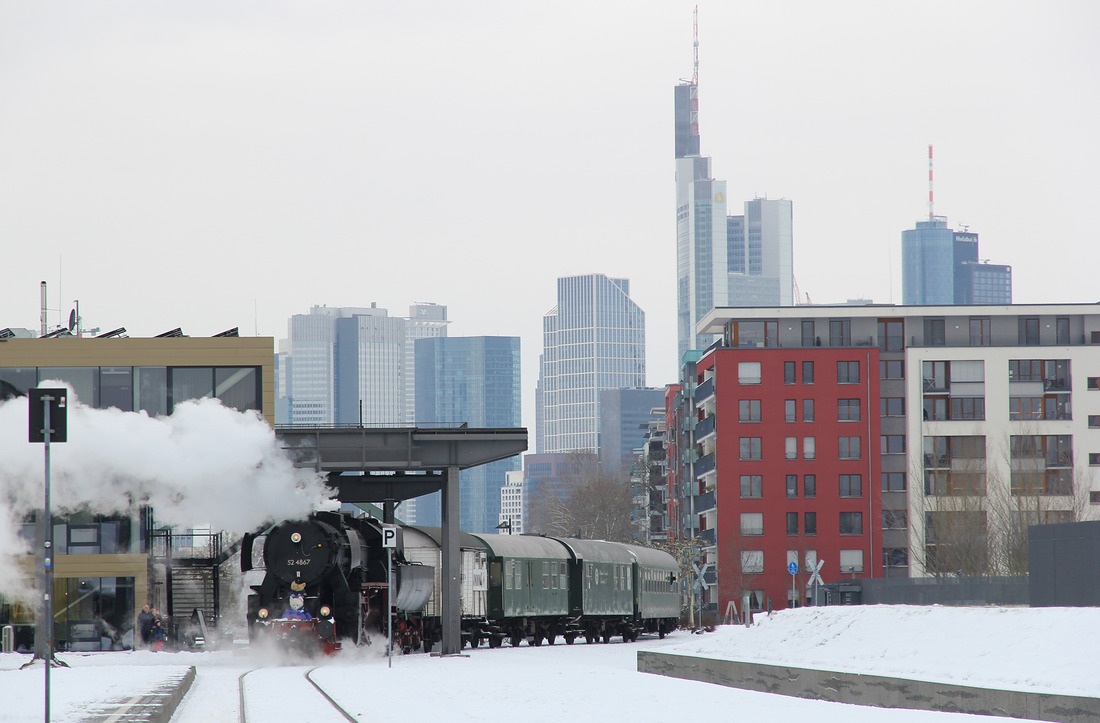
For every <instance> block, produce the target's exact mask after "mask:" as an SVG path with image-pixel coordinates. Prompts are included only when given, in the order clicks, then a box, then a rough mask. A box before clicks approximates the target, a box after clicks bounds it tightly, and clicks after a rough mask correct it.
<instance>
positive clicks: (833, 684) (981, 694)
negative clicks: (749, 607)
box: [638, 651, 1100, 723]
mask: <svg viewBox="0 0 1100 723" xmlns="http://www.w3.org/2000/svg"><path fill="white" fill-rule="evenodd" d="M638 671H639V672H642V673H654V674H657V675H667V676H669V677H672V678H683V679H685V680H698V681H702V682H705V683H716V684H718V685H725V686H729V687H731V688H742V689H744V690H755V691H758V692H761V693H778V694H779V695H789V696H793V697H796V698H811V699H813V700H829V701H834V702H837V703H853V704H856V705H870V706H877V707H879V708H912V709H916V710H934V711H948V712H958V713H973V714H977V715H999V716H1007V717H1010V718H1030V719H1033V720H1044V721H1066V723H1078V722H1080V723H1085V722H1086V721H1088V722H1094V721H1097V720H1100V698H1087V697H1083V696H1072V695H1051V694H1047V693H1023V692H1020V691H1011V690H994V689H991V688H974V687H970V686H962V685H951V684H948V683H928V682H925V681H920V680H907V679H905V678H887V677H884V676H879V675H860V674H858V673H838V672H833V671H827V670H811V669H807V668H788V667H785V666H780V665H764V664H761V663H744V662H739V661H733V660H714V659H711V658H697V657H693V656H689V655H670V654H668V653H653V652H646V651H640V652H639V653H638Z"/></svg>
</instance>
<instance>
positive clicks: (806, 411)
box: [802, 399, 814, 422]
mask: <svg viewBox="0 0 1100 723" xmlns="http://www.w3.org/2000/svg"><path fill="white" fill-rule="evenodd" d="M802 421H803V422H812V421H814V400H812V399H803V400H802Z"/></svg>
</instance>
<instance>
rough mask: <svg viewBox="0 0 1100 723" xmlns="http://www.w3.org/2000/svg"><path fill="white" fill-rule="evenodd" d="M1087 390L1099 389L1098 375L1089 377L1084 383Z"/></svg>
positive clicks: (1099, 380)
mask: <svg viewBox="0 0 1100 723" xmlns="http://www.w3.org/2000/svg"><path fill="white" fill-rule="evenodd" d="M1086 386H1087V388H1088V389H1089V391H1092V392H1095V391H1097V390H1098V389H1100V377H1089V378H1088V383H1087V384H1086Z"/></svg>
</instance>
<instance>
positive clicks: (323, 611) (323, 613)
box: [321, 605, 332, 618]
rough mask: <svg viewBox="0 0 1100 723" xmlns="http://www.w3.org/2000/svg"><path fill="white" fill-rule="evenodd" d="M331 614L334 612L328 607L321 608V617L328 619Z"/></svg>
mask: <svg viewBox="0 0 1100 723" xmlns="http://www.w3.org/2000/svg"><path fill="white" fill-rule="evenodd" d="M331 612H332V610H330V609H329V607H328V605H322V606H321V617H323V618H327V617H328V616H329V613H331Z"/></svg>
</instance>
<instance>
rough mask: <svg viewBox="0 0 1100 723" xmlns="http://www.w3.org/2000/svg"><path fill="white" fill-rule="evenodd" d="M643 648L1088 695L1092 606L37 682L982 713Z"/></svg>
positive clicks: (448, 709)
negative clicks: (737, 685) (718, 678)
mask: <svg viewBox="0 0 1100 723" xmlns="http://www.w3.org/2000/svg"><path fill="white" fill-rule="evenodd" d="M639 650H654V651H659V652H667V653H678V654H683V655H699V656H706V657H716V658H730V659H735V660H757V661H760V662H767V663H775V664H782V665H791V666H797V667H811V668H823V669H829V670H840V671H852V672H863V673H874V674H879V675H891V676H901V677H910V678H916V679H921V680H934V681H945V682H954V683H958V684H962V685H975V686H983V687H996V688H1005V689H1013V690H1033V691H1041V692H1050V693H1066V694H1073V695H1086V696H1093V697H1096V696H1100V679H1098V678H1097V676H1096V675H1095V670H1096V665H1095V656H1096V654H1097V651H1098V650H1100V609H1094V608H1072V609H1066V608H1045V609H1027V608H948V607H917V606H862V607H833V608H817V609H814V608H803V609H801V610H794V611H783V612H777V613H775V614H773V615H772V616H770V617H767V616H759V617H758V619H757V624H756V625H754V626H753V627H751V628H744V627H740V626H727V627H722V628H719V629H718V630H717V631H715V632H713V633H705V634H701V635H693V634H691V633H687V632H677V633H675V634H673V635H670V636H669V637H668V638H666V639H665V640H656V639H650V640H646V639H643V640H640V641H639V642H637V643H621V642H613V643H611V644H609V645H600V644H596V645H584V644H580V643H578V644H576V645H573V646H566V645H563V644H561V643H560V642H559V643H558V645H555V646H553V647H547V646H543V647H539V648H530V647H527V646H521V647H519V648H514V649H513V648H508V647H504V648H500V649H496V650H489V649H486V648H481V649H478V650H472V651H471V650H466V651H465V654H464V655H463V656H457V657H451V658H445V659H444V658H438V657H430V656H427V655H411V656H395V657H394V659H393V667H392V668H390V667H388V666H387V661H386V658H385V657H384V656H383V655H381V651H380V650H378V649H377V648H376V649H373V650H372V649H367V650H357V651H349V652H347V653H346V654H341V655H339V656H336V657H333V658H325V659H321V660H315V661H302V660H286V659H280V658H281V657H282V656H279V655H277V654H275V653H273V652H272V651H258V650H248V651H243V650H238V651H218V652H205V653H150V652H144V651H142V652H130V653H81V654H78V653H69V654H62V655H60V656H59V657H61V658H62V659H63V660H65V661H66V662H68V663H69V664H70V665H71V666H72V667H71V668H68V669H55V670H54V671H53V673H52V675H51V689H52V697H51V701H52V703H51V705H52V712H53V719H54V720H56V721H76V720H80V719H82V718H86V717H89V716H92V715H95V714H96V713H98V712H100V711H102V710H103V704H104V703H110V702H117V701H123V700H127V699H129V698H131V697H132V696H134V695H138V694H141V693H143V692H147V691H150V690H151V689H153V688H154V687H156V686H157V685H158V684H159V683H161V682H164V681H167V680H169V679H171V678H173V677H176V676H179V675H180V674H182V672H183V671H185V670H186V666H191V665H194V666H196V668H197V671H198V675H197V678H196V681H195V684H194V686H193V687H192V689H191V692H190V693H189V694H188V695H187V698H186V699H185V700H184V702H183V704H182V705H181V706H180V708H179V709H178V710H177V712H176V715H175V716H174V718H173V721H176V722H177V723H208V722H209V721H226V723H229V722H231V721H236V720H238V716H239V691H238V679H239V678H240V676H241V675H243V674H245V673H249V671H252V670H254V669H257V668H259V670H257V671H256V672H255V673H249V675H248V676H247V677H246V678H245V684H246V694H247V696H248V697H249V701H250V702H249V704H248V705H249V715H250V720H253V721H265V720H295V721H302V722H303V723H308V722H310V721H326V720H334V718H332V717H331V715H330V713H329V712H328V711H326V710H324V707H325V706H324V704H322V703H321V702H320V701H321V699H320V698H319V697H313V695H312V694H311V693H310V691H309V689H308V688H309V686H308V683H304V678H303V677H302V676H303V675H304V673H305V672H306V671H308V670H310V669H312V668H314V667H317V666H321V667H320V668H319V669H318V670H316V671H315V672H314V673H313V679H314V680H315V681H316V682H317V683H318V684H319V685H321V686H322V687H324V688H325V690H326V691H327V692H328V693H329V694H330V695H331V696H332V697H333V698H335V699H336V700H337V701H338V702H340V703H341V704H342V705H344V706H345V707H346V708H347V709H348V710H350V711H351V712H352V713H353V714H354V715H355V716H356V717H357V718H358V719H360V720H364V721H386V720H393V721H396V720H400V721H402V722H403V723H404V722H416V721H485V720H498V719H521V720H524V721H555V722H556V721H562V720H571V721H588V720H603V721H620V720H622V721H626V720H629V721H632V722H633V721H668V720H679V719H682V718H685V717H687V718H698V717H701V716H702V717H711V716H712V715H713V714H714V713H716V712H720V711H737V714H738V718H743V719H745V720H754V719H755V720H815V721H822V722H824V723H829V722H832V721H837V722H838V723H839V722H840V721H844V722H845V723H850V722H852V721H856V722H858V721H867V722H868V723H869V722H870V721H882V720H890V721H955V722H958V723H961V722H962V721H968V720H973V721H984V722H985V723H989V722H990V721H993V720H1007V719H996V718H990V717H986V716H966V715H961V714H952V713H930V712H921V711H908V710H884V709H879V708H865V707H859V706H848V705H841V704H837V703H828V702H822V701H810V700H801V699H797V698H788V697H783V696H775V695H768V694H764V693H753V692H747V691H740V690H736V689H732V688H723V687H719V686H715V685H709V684H706V683H697V682H693V681H684V680H677V679H673V678H664V677H660V676H654V675H647V674H644V673H638V672H637V671H636V665H637V652H638V651H639ZM27 659H28V656H25V655H0V701H3V704H2V707H0V720H4V721H38V720H42V698H43V689H42V684H43V683H42V679H43V674H42V673H43V671H42V668H41V667H40V666H39V667H34V668H30V669H28V670H19V666H20V665H22V664H23V663H24V662H26V661H27Z"/></svg>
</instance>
